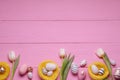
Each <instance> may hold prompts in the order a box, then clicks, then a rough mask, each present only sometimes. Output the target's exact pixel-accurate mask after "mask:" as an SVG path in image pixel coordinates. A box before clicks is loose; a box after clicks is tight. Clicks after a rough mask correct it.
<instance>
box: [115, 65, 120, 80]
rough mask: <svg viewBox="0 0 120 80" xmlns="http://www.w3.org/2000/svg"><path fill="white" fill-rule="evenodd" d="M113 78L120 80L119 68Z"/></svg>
mask: <svg viewBox="0 0 120 80" xmlns="http://www.w3.org/2000/svg"><path fill="white" fill-rule="evenodd" d="M114 77H115V79H117V80H120V67H118V68H117V69H116V70H115V73H114Z"/></svg>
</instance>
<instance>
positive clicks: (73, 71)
mask: <svg viewBox="0 0 120 80" xmlns="http://www.w3.org/2000/svg"><path fill="white" fill-rule="evenodd" d="M78 70H79V69H78V65H77V64H74V63H73V64H72V65H71V72H72V73H73V74H77V73H78Z"/></svg>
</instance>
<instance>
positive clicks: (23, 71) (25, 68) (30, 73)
mask: <svg viewBox="0 0 120 80" xmlns="http://www.w3.org/2000/svg"><path fill="white" fill-rule="evenodd" d="M26 73H27V76H28V79H30V80H31V79H32V77H33V68H32V67H28V66H27V65H26V64H23V65H22V66H21V67H20V69H19V74H20V75H21V76H23V75H25V74H26Z"/></svg>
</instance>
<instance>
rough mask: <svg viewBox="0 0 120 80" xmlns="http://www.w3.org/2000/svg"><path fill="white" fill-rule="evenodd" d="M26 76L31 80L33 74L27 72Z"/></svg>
mask: <svg viewBox="0 0 120 80" xmlns="http://www.w3.org/2000/svg"><path fill="white" fill-rule="evenodd" d="M27 76H28V79H30V80H31V79H32V78H33V73H32V72H28V74H27Z"/></svg>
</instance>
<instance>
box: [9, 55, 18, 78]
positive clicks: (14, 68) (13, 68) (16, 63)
mask: <svg viewBox="0 0 120 80" xmlns="http://www.w3.org/2000/svg"><path fill="white" fill-rule="evenodd" d="M19 60H20V55H19V56H18V57H17V59H16V60H15V62H13V67H12V74H11V77H10V80H13V77H14V75H15V71H16V69H17V67H18V64H19Z"/></svg>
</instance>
